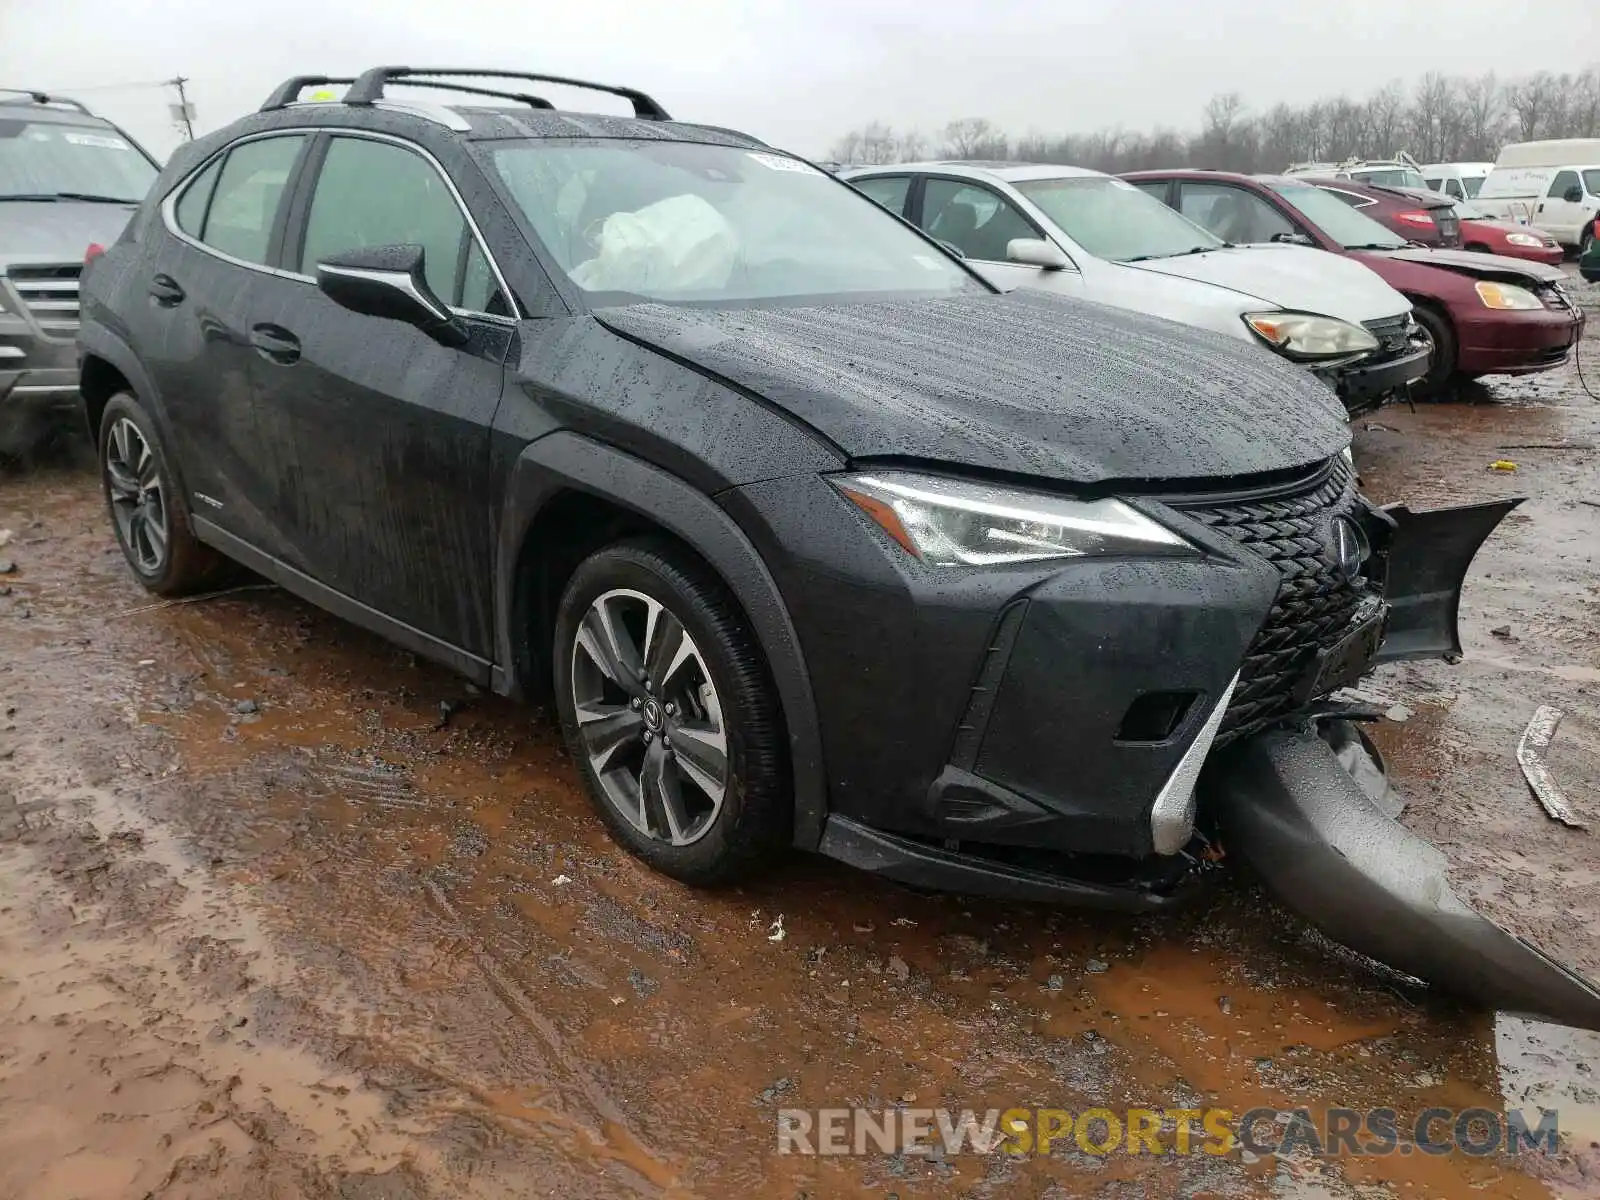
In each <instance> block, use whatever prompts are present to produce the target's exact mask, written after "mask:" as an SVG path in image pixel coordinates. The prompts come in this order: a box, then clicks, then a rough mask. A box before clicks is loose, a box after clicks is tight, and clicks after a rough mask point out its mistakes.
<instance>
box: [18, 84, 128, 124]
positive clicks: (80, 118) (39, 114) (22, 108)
mask: <svg viewBox="0 0 1600 1200" xmlns="http://www.w3.org/2000/svg"><path fill="white" fill-rule="evenodd" d="M0 117H11V118H13V119H20V120H24V121H34V122H38V123H40V124H46V125H49V124H59V125H110V124H111V122H110V121H108V120H107V119H106V118H105V117H97V116H95V114H94V113H92V112H90V111H89V110H88V109H87V108H84V107H83V106H82V105H79V104H78V103H77V101H75V100H67V99H64V98H61V97H55V96H52V97H51V98H50V101H49V102H48V103H44V104H41V103H40V102H38V101H37V100H33V99H30V98H29V96H28V95H27V94H23V95H19V96H11V95H8V94H6V93H5V92H4V91H3V90H0Z"/></svg>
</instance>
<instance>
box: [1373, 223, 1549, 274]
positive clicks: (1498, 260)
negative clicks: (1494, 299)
mask: <svg viewBox="0 0 1600 1200" xmlns="http://www.w3.org/2000/svg"><path fill="white" fill-rule="evenodd" d="M1522 232H1527V231H1526V230H1523V231H1522ZM1373 253H1376V254H1381V255H1382V256H1383V257H1384V258H1392V259H1396V260H1398V261H1399V262H1412V263H1420V264H1421V265H1423V266H1425V267H1443V268H1444V269H1445V270H1447V271H1456V272H1459V273H1460V274H1462V275H1472V276H1476V277H1478V278H1480V279H1501V278H1507V277H1509V278H1513V279H1525V280H1528V281H1529V282H1531V283H1560V282H1561V281H1562V280H1563V279H1565V278H1566V274H1565V272H1563V271H1562V270H1561V268H1560V267H1547V266H1545V265H1544V264H1543V263H1536V262H1530V261H1528V260H1527V259H1525V258H1507V257H1506V256H1505V255H1503V254H1479V253H1477V252H1476V251H1473V250H1430V249H1427V248H1425V247H1421V246H1413V247H1407V248H1406V249H1404V250H1380V251H1374V252H1373Z"/></svg>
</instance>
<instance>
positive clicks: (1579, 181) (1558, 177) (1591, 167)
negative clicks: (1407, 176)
mask: <svg viewBox="0 0 1600 1200" xmlns="http://www.w3.org/2000/svg"><path fill="white" fill-rule="evenodd" d="M1480 165H1481V164H1480ZM1441 182H1443V183H1445V185H1446V186H1448V181H1447V180H1443V179H1441ZM1430 186H1432V184H1430ZM1474 199H1475V200H1476V202H1477V207H1478V208H1480V209H1482V210H1483V211H1484V212H1486V213H1488V214H1489V215H1490V216H1492V217H1497V218H1500V219H1503V220H1509V221H1515V222H1518V223H1519V224H1524V225H1531V226H1534V227H1536V228H1537V229H1539V230H1542V231H1544V232H1546V233H1548V234H1549V235H1550V236H1551V237H1552V238H1554V240H1555V241H1556V242H1557V243H1559V244H1560V245H1562V246H1565V247H1567V248H1568V249H1570V250H1574V251H1576V252H1577V253H1578V254H1579V255H1580V256H1581V255H1583V254H1584V253H1585V252H1586V251H1587V250H1588V248H1589V245H1590V242H1591V239H1592V238H1593V237H1594V224H1595V218H1596V217H1597V216H1600V138H1559V139H1555V140H1551V141H1542V142H1519V143H1516V144H1513V145H1510V146H1507V147H1505V148H1504V149H1503V150H1501V151H1500V155H1499V157H1498V158H1497V159H1496V160H1495V162H1494V165H1493V166H1492V168H1491V169H1490V170H1489V171H1488V173H1487V175H1486V176H1485V178H1484V180H1483V183H1482V185H1481V187H1480V188H1479V189H1478V191H1477V192H1476V193H1475V195H1474Z"/></svg>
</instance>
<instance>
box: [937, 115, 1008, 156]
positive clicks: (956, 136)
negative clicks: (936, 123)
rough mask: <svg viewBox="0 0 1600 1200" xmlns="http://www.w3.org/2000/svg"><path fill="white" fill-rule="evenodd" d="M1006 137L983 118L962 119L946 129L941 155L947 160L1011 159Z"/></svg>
mask: <svg viewBox="0 0 1600 1200" xmlns="http://www.w3.org/2000/svg"><path fill="white" fill-rule="evenodd" d="M1009 149H1010V148H1009V146H1008V144H1007V138H1006V135H1005V134H1003V133H1001V132H1000V130H999V129H997V128H996V127H995V125H994V123H993V122H991V121H987V120H985V119H984V118H983V117H962V118H961V119H960V120H959V121H951V122H950V124H948V125H946V126H945V127H944V142H943V144H942V145H941V146H940V149H939V153H940V154H942V155H944V157H946V158H996V159H1003V158H1009V157H1010V153H1009Z"/></svg>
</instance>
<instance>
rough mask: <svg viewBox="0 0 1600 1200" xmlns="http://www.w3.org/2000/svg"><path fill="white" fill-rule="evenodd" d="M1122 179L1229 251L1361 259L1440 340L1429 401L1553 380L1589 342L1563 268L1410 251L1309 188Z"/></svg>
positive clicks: (1251, 178) (1210, 174) (1250, 179)
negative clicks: (1583, 340)
mask: <svg viewBox="0 0 1600 1200" xmlns="http://www.w3.org/2000/svg"><path fill="white" fill-rule="evenodd" d="M1124 178H1125V179H1127V180H1128V181H1129V182H1130V183H1132V184H1134V185H1135V186H1136V187H1138V188H1140V189H1142V190H1144V191H1146V192H1149V193H1150V194H1151V195H1153V196H1155V197H1156V198H1157V199H1159V200H1162V201H1164V202H1165V203H1167V204H1169V205H1170V206H1172V207H1173V208H1175V209H1177V210H1178V211H1179V212H1181V213H1183V214H1184V216H1186V217H1188V218H1189V219H1190V220H1191V221H1194V222H1195V223H1196V224H1198V225H1201V226H1203V227H1205V228H1206V229H1209V230H1211V231H1212V232H1213V233H1215V234H1217V235H1218V236H1219V237H1223V238H1226V239H1227V240H1229V241H1237V242H1295V243H1298V244H1300V245H1304V246H1315V247H1318V248H1319V249H1323V250H1328V251H1331V252H1332V253H1334V254H1348V255H1352V256H1354V257H1356V258H1359V259H1360V260H1361V261H1362V262H1363V263H1365V264H1366V265H1367V266H1368V267H1370V268H1371V269H1372V270H1373V271H1375V272H1377V274H1378V275H1380V276H1382V277H1383V280H1384V282H1386V283H1387V284H1388V285H1389V286H1390V287H1392V288H1394V289H1395V290H1396V291H1398V292H1400V293H1402V294H1403V295H1405V297H1406V298H1407V299H1409V300H1410V301H1411V303H1412V306H1413V311H1414V315H1415V316H1416V319H1417V322H1418V323H1419V324H1420V325H1422V326H1423V327H1424V328H1425V329H1427V331H1428V335H1429V336H1430V337H1431V338H1432V339H1433V348H1434V349H1433V358H1432V360H1431V363H1430V365H1429V369H1428V374H1427V376H1426V378H1424V379H1423V381H1422V383H1421V384H1420V385H1419V386H1420V387H1421V389H1422V390H1424V391H1428V392H1435V393H1437V392H1439V391H1441V390H1443V389H1444V388H1445V386H1446V385H1447V384H1449V383H1450V382H1451V381H1452V380H1461V379H1473V378H1476V377H1477V376H1479V375H1491V374H1518V375H1520V374H1526V373H1529V372H1533V371H1548V370H1550V369H1551V368H1552V367H1557V366H1560V365H1561V364H1562V363H1564V362H1565V361H1566V360H1567V355H1568V354H1569V353H1570V352H1571V349H1572V347H1573V345H1575V344H1576V342H1577V340H1578V338H1579V337H1580V336H1581V335H1582V333H1583V310H1582V309H1580V308H1579V307H1578V306H1577V305H1576V304H1574V303H1573V301H1572V299H1571V298H1570V297H1569V296H1568V294H1567V292H1566V289H1565V287H1564V285H1563V281H1564V280H1565V279H1566V276H1565V275H1563V274H1562V272H1561V271H1560V270H1559V269H1558V268H1556V267H1548V266H1545V265H1543V264H1542V263H1534V262H1528V261H1526V260H1523V259H1515V258H1506V257H1505V256H1503V255H1490V254H1479V253H1475V252H1469V251H1466V250H1443V249H1433V248H1430V247H1427V246H1417V245H1409V244H1408V240H1409V239H1407V238H1403V237H1401V236H1400V235H1398V234H1396V233H1393V232H1391V231H1390V230H1388V229H1386V228H1384V226H1382V225H1380V224H1379V223H1378V222H1376V221H1374V220H1373V219H1372V218H1371V217H1368V216H1367V215H1366V214H1365V213H1361V212H1357V211H1356V210H1355V209H1353V208H1351V207H1350V206H1349V205H1348V204H1346V203H1345V202H1344V201H1343V200H1341V199H1339V198H1338V197H1336V196H1333V195H1331V194H1329V193H1328V192H1326V191H1324V190H1323V189H1322V188H1320V187H1318V186H1316V185H1315V184H1314V183H1309V182H1307V181H1306V180H1305V179H1304V178H1300V177H1290V176H1280V175H1235V174H1232V173H1229V172H1225V171H1187V170H1185V171H1134V172H1131V173H1129V174H1128V175H1126V176H1124ZM1338 182H1339V183H1340V185H1343V184H1344V183H1345V181H1343V180H1340V181H1338ZM1224 222H1225V224H1224Z"/></svg>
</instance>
